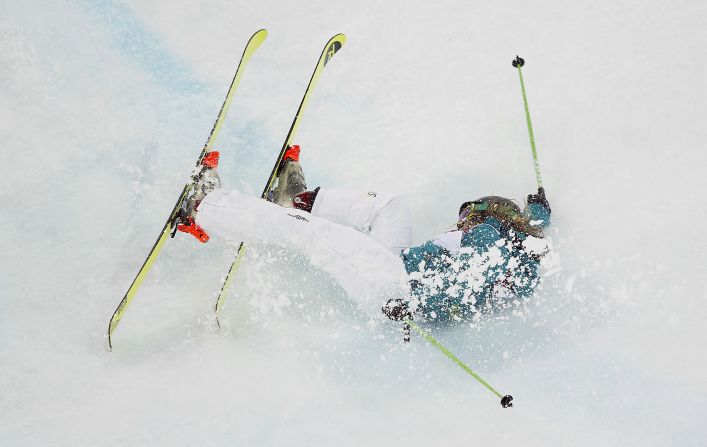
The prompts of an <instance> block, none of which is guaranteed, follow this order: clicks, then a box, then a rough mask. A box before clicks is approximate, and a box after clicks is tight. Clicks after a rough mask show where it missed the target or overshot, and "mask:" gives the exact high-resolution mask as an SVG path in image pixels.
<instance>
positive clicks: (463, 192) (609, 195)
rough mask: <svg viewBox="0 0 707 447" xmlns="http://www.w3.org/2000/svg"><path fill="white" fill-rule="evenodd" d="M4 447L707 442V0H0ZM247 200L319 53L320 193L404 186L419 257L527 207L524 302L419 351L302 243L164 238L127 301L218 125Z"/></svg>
mask: <svg viewBox="0 0 707 447" xmlns="http://www.w3.org/2000/svg"><path fill="white" fill-rule="evenodd" d="M0 11H1V14H0V187H1V188H2V201H1V206H0V209H1V211H0V216H1V220H2V226H1V228H2V230H1V233H0V255H1V256H0V445H2V446H39V445H42V446H49V445H52V446H54V445H56V446H94V445H101V446H117V445H130V446H137V445H150V446H154V445H183V446H222V445H224V446H225V445H229V446H234V445H255V446H276V445H277V446H282V445H317V446H319V445H351V446H361V445H385V446H403V445H405V446H410V445H459V444H461V443H464V444H466V445H528V446H547V445H582V446H583V445H586V446H595V445H617V446H618V445H621V446H625V445H655V446H664V445H682V446H691V445H695V446H697V445H704V443H705V438H706V437H707V428H706V426H705V424H704V421H705V418H706V417H707V411H705V409H704V400H705V397H706V396H707V374H705V367H706V366H707V362H706V361H705V359H704V356H705V354H706V351H705V344H706V343H707V337H706V335H705V334H706V331H705V329H704V327H705V318H706V317H707V312H706V311H705V306H704V304H703V301H704V300H705V299H706V298H707V296H706V293H705V286H704V279H703V278H704V274H705V270H706V267H707V265H706V263H705V250H706V249H707V244H706V243H705V228H704V226H705V222H707V210H706V208H707V207H706V205H707V204H706V203H705V199H704V191H705V188H707V181H706V180H705V179H704V174H703V173H704V169H705V163H706V162H707V155H705V143H704V142H705V141H706V140H707V125H705V122H707V116H706V114H705V110H707V87H705V73H706V72H707V71H706V70H705V69H706V68H707V67H706V64H705V58H704V51H705V44H707V33H706V32H705V29H704V23H705V20H706V19H707V14H706V13H707V7H706V6H705V4H704V2H700V1H672V2H662V1H604V0H602V1H596V0H593V1H585V0H580V1H572V2H569V1H567V2H563V1H537V2H521V1H516V2H500V1H499V2H480V1H434V2H432V1H425V2H418V1H395V2H392V1H391V2H384V1H356V2H353V1H351V2H345V3H344V2H332V1H319V0H317V1H307V2H285V1H274V0H261V1H257V2H245V1H210V2H193V1H187V0H176V1H170V2H167V1H152V0H150V1H110V0H95V1H88V0H86V1H22V2H19V1H11V0H2V1H0ZM260 28H267V29H268V30H269V32H270V35H269V37H268V39H267V40H266V42H265V43H264V44H263V46H262V47H261V48H260V49H259V50H258V52H257V53H256V54H255V56H254V57H253V59H252V61H251V63H250V65H249V66H248V68H247V71H246V73H245V76H244V77H243V80H242V83H241V86H240V90H239V91H238V94H237V96H236V98H235V100H234V103H233V106H232V108H231V111H230V114H229V117H228V121H227V123H226V125H225V127H224V129H223V132H222V134H221V136H220V138H219V140H218V141H217V144H216V148H217V149H219V150H221V151H222V161H221V163H222V167H221V175H222V178H223V179H224V183H225V185H226V186H229V187H233V188H237V189H239V190H241V191H244V192H249V193H252V194H254V195H257V194H259V193H260V190H261V188H262V184H263V183H264V181H265V178H266V176H267V174H268V173H269V172H270V169H271V166H272V163H273V161H274V157H275V154H276V152H277V150H279V148H280V145H281V144H282V140H283V139H284V137H285V134H286V132H287V129H288V127H289V124H290V122H291V119H292V115H293V113H294V111H295V110H296V107H297V105H298V103H299V101H300V99H301V95H302V92H303V89H304V86H305V85H306V82H307V81H308V79H309V76H310V75H311V70H312V68H313V66H314V63H315V61H316V58H317V57H318V55H319V53H320V51H321V48H322V46H323V44H324V42H326V40H327V39H328V38H329V37H331V36H332V35H334V34H336V33H338V32H343V33H346V35H347V36H348V42H347V44H346V45H345V46H344V47H343V49H342V50H341V51H340V52H339V53H338V54H337V55H336V57H335V58H334V60H333V62H332V63H331V64H330V65H328V66H327V68H326V70H325V73H324V74H323V76H322V78H321V80H320V84H319V86H318V87H317V89H316V91H315V94H314V96H313V98H312V101H311V103H310V107H309V109H308V110H307V112H306V114H305V117H304V120H303V122H302V126H301V128H300V133H299V136H298V138H297V142H298V143H299V144H301V145H302V147H303V155H302V161H303V163H304V166H305V172H306V174H307V177H308V181H309V183H310V185H311V186H316V185H331V186H348V187H356V188H361V189H365V190H380V191H393V192H401V193H405V194H407V195H408V197H409V200H410V203H411V205H412V207H413V213H414V218H415V227H414V238H415V241H416V242H422V241H424V240H426V239H428V238H430V237H433V236H434V235H436V234H438V233H440V232H443V231H445V230H446V229H447V228H448V227H449V226H450V225H451V224H453V223H454V221H455V212H456V209H457V207H458V205H459V203H461V202H462V201H464V200H467V199H470V198H474V197H476V196H479V195H485V194H489V193H494V194H501V195H506V196H510V197H514V198H516V199H517V200H519V201H521V202H522V201H523V199H524V197H525V195H526V194H527V193H529V192H532V190H533V189H534V187H535V179H534V175H533V171H532V163H531V156H530V150H529V145H528V139H527V131H526V127H525V118H524V115H523V110H522V102H521V96H520V87H519V83H518V76H517V73H516V71H515V70H514V69H513V68H512V67H511V64H510V62H511V60H512V59H513V57H515V55H516V54H520V55H521V56H522V57H524V58H525V59H526V67H525V69H524V75H525V80H526V85H527V88H528V96H529V101H530V109H531V114H532V118H533V123H534V126H535V131H536V140H537V144H538V149H539V155H540V161H541V164H542V168H543V176H544V180H545V185H546V188H547V192H548V197H549V199H550V201H551V204H552V206H553V212H554V213H553V217H554V227H553V229H552V230H551V231H550V236H551V238H552V241H553V244H554V247H555V251H554V254H553V257H552V258H551V259H549V261H548V263H547V265H546V268H545V270H544V272H545V276H546V281H545V285H544V287H543V288H542V289H541V290H539V291H538V293H537V294H536V296H535V297H534V298H533V299H532V300H530V301H529V302H528V303H526V304H525V305H523V306H520V307H518V308H517V309H515V311H512V312H503V313H499V314H496V315H492V316H487V317H485V318H484V319H482V320H481V321H479V322H477V323H476V324H474V325H469V324H464V325H461V326H458V327H456V328H452V329H447V330H441V331H437V332H436V336H437V337H438V338H439V339H440V340H442V341H443V342H444V343H446V344H447V345H448V346H449V347H450V349H452V351H454V352H456V353H457V354H458V355H459V356H460V357H461V358H462V359H464V360H465V361H467V362H468V363H469V364H470V365H471V366H472V367H473V368H475V369H476V370H477V371H478V372H479V373H480V374H481V375H482V376H483V377H484V378H486V379H487V380H488V381H489V382H490V383H491V384H492V385H494V386H495V387H496V388H498V389H499V390H500V391H501V392H503V393H510V394H513V395H514V396H515V404H516V405H515V407H514V408H513V409H503V408H501V406H500V405H499V404H498V399H497V398H496V397H495V396H493V395H492V394H491V393H489V392H488V391H487V390H486V389H484V388H483V387H481V386H480V385H479V384H478V383H476V382H475V381H473V380H472V379H471V378H470V377H469V376H467V375H466V374H464V373H463V372H462V371H461V370H460V369H459V368H458V367H457V366H455V365H454V364H453V363H451V362H450V361H449V360H448V359H446V358H445V357H444V356H442V355H441V354H440V353H439V352H437V351H436V350H435V349H434V348H433V347H431V346H430V345H428V344H427V343H426V342H424V341H423V340H421V339H420V338H419V337H416V338H415V339H414V341H413V343H412V344H411V345H410V346H407V347H405V346H402V344H401V343H400V337H399V333H398V332H397V329H396V327H395V325H393V324H392V323H391V324H387V323H386V324H373V325H372V324H369V321H368V319H367V318H366V317H365V316H364V315H363V314H361V313H360V312H359V311H357V310H356V309H355V307H354V306H353V305H352V304H351V303H349V302H348V301H347V300H346V297H345V295H344V293H343V291H342V290H341V289H340V288H339V287H338V286H337V285H336V284H334V283H333V282H332V281H331V280H330V278H328V277H327V276H326V275H325V274H323V273H322V272H320V271H317V270H316V269H314V268H313V267H311V266H309V265H308V264H307V261H306V259H304V258H302V257H301V256H298V255H296V254H293V253H282V252H278V251H277V250H271V249H264V248H257V247H253V248H252V249H251V250H250V251H249V252H248V255H247V257H246V259H245V261H244V262H243V264H242V268H241V270H240V271H239V273H238V275H237V277H236V280H235V283H234V286H233V288H232V292H231V293H230V295H229V297H228V301H227V305H226V307H225V308H224V331H223V332H222V333H221V334H220V335H219V334H216V333H215V331H214V329H213V317H212V313H211V309H212V306H213V300H214V296H215V293H216V292H217V291H218V288H219V285H220V278H221V277H222V275H223V274H224V273H225V270H226V268H227V266H228V263H229V262H230V261H231V259H232V256H233V253H234V251H235V249H234V247H229V246H227V245H225V244H222V243H220V242H219V241H212V242H210V243H209V244H207V245H205V246H202V245H200V244H198V243H197V242H196V241H195V240H193V239H191V238H186V237H183V236H179V237H177V238H175V239H174V240H171V241H170V242H169V243H168V245H167V246H166V248H165V249H164V250H163V252H162V254H161V257H160V259H159V261H158V262H157V264H156V265H155V267H154V269H153V270H152V271H151V272H150V276H149V278H148V280H147V281H146V282H145V284H144V286H143V287H142V289H141V290H140V293H139V294H138V295H137V297H136V298H135V300H134V301H133V303H132V305H131V307H130V308H129V310H128V312H127V313H126V316H125V318H124V319H123V320H122V323H121V326H120V327H119V328H118V330H117V332H116V334H115V349H114V351H113V352H109V351H108V349H107V340H106V336H105V333H106V328H107V322H108V319H109V318H110V316H111V314H112V312H113V310H114V309H115V306H116V305H117V304H118V302H119V301H120V299H121V298H122V296H123V294H124V292H125V290H126V288H127V287H128V285H129V284H130V282H131V281H132V278H133V277H134V275H135V273H136V272H137V270H138V268H139V267H140V265H141V263H142V262H143V260H144V257H145V255H146V253H147V252H148V250H149V248H150V247H151V245H152V244H153V242H154V240H155V239H156V237H157V235H158V233H159V231H160V228H161V227H162V225H163V223H164V220H165V218H166V216H167V214H168V213H169V211H170V210H171V207H172V206H173V203H174V201H175V199H176V197H177V196H178V194H179V192H180V191H181V188H182V185H183V183H184V181H185V180H186V178H187V176H188V174H189V172H190V171H191V169H192V167H193V163H194V159H195V157H196V156H197V154H198V152H199V151H200V150H201V147H202V146H203V144H204V141H205V139H206V137H207V135H208V132H209V130H210V128H211V126H212V124H213V121H214V119H215V117H216V114H217V112H218V108H219V107H220V105H221V102H222V100H223V96H224V94H225V91H226V88H227V86H228V83H229V82H230V79H231V77H232V75H233V70H234V69H235V66H236V63H237V61H238V58H239V57H240V55H241V52H242V50H243V46H244V45H245V43H246V42H247V40H248V38H249V37H250V35H251V34H252V33H253V32H255V31H256V30H258V29H260Z"/></svg>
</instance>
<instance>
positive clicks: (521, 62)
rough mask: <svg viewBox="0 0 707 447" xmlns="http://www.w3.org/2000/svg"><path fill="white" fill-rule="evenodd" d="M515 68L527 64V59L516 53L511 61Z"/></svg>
mask: <svg viewBox="0 0 707 447" xmlns="http://www.w3.org/2000/svg"><path fill="white" fill-rule="evenodd" d="M511 64H513V66H514V67H515V68H518V67H522V66H523V65H525V60H524V59H523V58H522V57H520V56H518V55H517V54H516V58H515V59H513V62H511Z"/></svg>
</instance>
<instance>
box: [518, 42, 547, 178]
mask: <svg viewBox="0 0 707 447" xmlns="http://www.w3.org/2000/svg"><path fill="white" fill-rule="evenodd" d="M512 64H513V66H514V67H515V68H517V69H518V76H519V77H520V89H521V91H522V92H523V105H524V106H525V120H526V122H527V123H528V136H529V137H530V149H531V150H532V151H533V163H534V164H535V178H536V180H537V181H538V189H540V188H543V180H542V177H541V176H540V162H539V161H538V151H537V149H536V148H535V136H534V135H533V125H532V123H531V122H530V111H529V110H528V98H527V97H526V95H525V83H524V82H523V72H522V71H521V67H523V65H525V60H523V59H522V58H521V57H520V56H516V58H515V59H513V62H512Z"/></svg>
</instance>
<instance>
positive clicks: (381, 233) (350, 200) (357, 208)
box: [312, 188, 412, 254]
mask: <svg viewBox="0 0 707 447" xmlns="http://www.w3.org/2000/svg"><path fill="white" fill-rule="evenodd" d="M312 215H314V216H318V217H323V218H325V219H328V220H330V221H332V222H335V223H338V224H341V225H346V226H349V227H352V228H354V229H356V230H358V231H360V232H362V233H364V234H368V235H370V236H371V237H373V238H374V239H376V240H377V241H378V242H380V243H381V244H383V245H384V246H386V247H387V248H388V249H389V250H391V251H392V252H393V253H395V254H399V253H400V251H401V250H402V249H404V248H407V247H409V246H410V245H411V243H412V224H411V218H410V209H409V207H408V205H407V202H406V201H405V199H404V198H403V197H401V196H396V195H391V194H380V193H375V192H363V193H362V192H357V191H352V190H348V189H324V188H321V189H320V190H319V192H318V194H317V197H316V199H315V200H314V206H313V207H312Z"/></svg>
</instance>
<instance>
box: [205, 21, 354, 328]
mask: <svg viewBox="0 0 707 447" xmlns="http://www.w3.org/2000/svg"><path fill="white" fill-rule="evenodd" d="M344 43H346V36H345V35H343V34H337V35H336V36H334V37H332V38H331V39H329V42H327V43H326V45H324V50H322V54H321V56H319V61H318V62H317V65H316V67H315V68H314V72H313V73H312V77H311V79H310V80H309V84H307V89H306V90H305V91H304V96H303V97H302V101H301V102H300V105H299V108H298V109H297V113H295V117H294V119H293V120H292V125H291V126H290V130H289V132H288V133H287V137H285V142H284V143H282V148H281V149H280V154H279V155H278V156H277V159H276V160H275V165H274V166H273V168H272V172H271V173H270V177H268V181H267V183H265V188H264V189H263V193H262V194H261V197H262V198H263V199H267V198H268V194H269V192H270V190H271V189H273V187H274V186H275V185H274V183H275V180H276V179H277V172H278V169H279V168H280V163H282V157H283V156H284V155H285V151H286V150H287V148H288V147H289V145H290V143H291V142H292V140H293V139H294V137H295V135H296V134H297V129H298V128H299V124H300V119H301V118H302V115H303V113H304V110H305V108H306V107H307V104H308V103H309V98H310V96H311V93H312V90H314V87H315V86H316V85H317V82H318V81H319V77H320V76H321V75H322V72H323V71H324V67H326V65H327V64H328V63H329V61H331V59H332V58H333V57H334V55H335V54H336V52H337V51H339V50H340V49H341V47H342V46H343V45H344ZM244 253H245V244H244V243H243V242H241V244H240V245H239V246H238V251H237V252H236V259H235V260H234V261H233V263H232V264H231V268H229V269H228V273H226V278H225V279H224V281H223V285H222V287H221V291H220V292H219V294H218V297H217V298H216V307H215V312H216V324H217V325H218V327H219V328H220V327H221V323H220V321H219V311H220V309H221V306H222V305H223V300H224V297H225V296H226V293H227V292H228V288H229V286H230V284H231V282H232V280H233V275H234V274H235V272H236V271H237V270H238V266H239V265H240V263H241V260H242V258H243V254H244Z"/></svg>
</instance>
